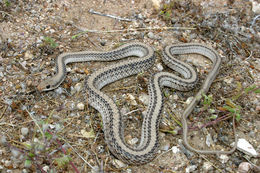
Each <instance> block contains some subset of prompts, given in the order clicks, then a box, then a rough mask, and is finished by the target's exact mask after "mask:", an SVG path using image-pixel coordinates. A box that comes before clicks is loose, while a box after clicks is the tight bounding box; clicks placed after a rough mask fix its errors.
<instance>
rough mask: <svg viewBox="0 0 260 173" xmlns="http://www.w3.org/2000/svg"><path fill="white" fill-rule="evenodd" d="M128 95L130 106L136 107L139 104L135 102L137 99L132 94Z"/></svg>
mask: <svg viewBox="0 0 260 173" xmlns="http://www.w3.org/2000/svg"><path fill="white" fill-rule="evenodd" d="M126 95H127V97H128V98H129V100H130V104H131V105H133V106H136V105H137V102H136V100H135V97H134V96H133V95H132V94H130V93H127V94H126Z"/></svg>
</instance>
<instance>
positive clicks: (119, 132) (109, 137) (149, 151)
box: [38, 42, 235, 165]
mask: <svg viewBox="0 0 260 173" xmlns="http://www.w3.org/2000/svg"><path fill="white" fill-rule="evenodd" d="M190 53H196V54H201V55H203V56H205V57H207V58H209V59H210V60H211V61H212V63H213V68H212V70H211V71H210V72H209V74H208V76H207V78H206V79H205V81H204V83H203V85H202V88H201V90H200V91H199V92H198V93H197V95H196V96H195V98H194V99H193V101H192V102H191V104H189V105H188V107H187V108H186V110H185V111H184V114H183V116H182V124H183V140H184V144H185V146H186V147H187V148H188V149H190V150H192V151H196V152H199V153H206V154H221V153H223V154H228V153H231V152H233V151H234V150H235V147H234V148H233V149H232V150H231V151H205V150H197V149H194V148H193V147H191V146H190V145H189V144H188V142H187V130H188V128H187V122H186V118H187V117H188V115H189V114H190V113H191V112H192V110H193V108H194V107H195V106H196V104H197V103H198V102H199V100H200V98H201V94H202V93H206V92H207V91H208V89H209V87H210V85H211V83H212V82H213V80H214V79H215V77H216V75H217V73H218V70H219V67H220V63H221V59H220V57H219V56H218V54H217V53H216V52H215V51H214V50H213V49H211V48H209V47H207V46H205V45H202V44H197V43H190V44H176V45H172V46H167V47H165V48H164V50H163V58H162V59H163V62H164V63H165V64H166V65H167V66H168V67H170V68H171V69H172V70H175V71H177V72H179V73H180V74H181V75H182V76H183V78H181V77H179V76H176V75H174V74H172V73H168V72H158V73H155V74H153V75H152V77H151V78H150V81H149V86H148V92H149V106H148V109H147V111H146V112H147V113H146V115H145V116H144V118H143V122H142V131H141V140H140V144H139V145H138V146H137V147H132V146H129V145H128V144H126V142H125V139H124V128H123V121H122V116H121V115H120V111H119V110H118V108H117V106H116V104H115V103H114V102H113V100H112V99H111V98H109V97H108V96H107V95H106V94H104V93H103V92H102V91H101V89H102V88H103V87H104V86H106V85H108V84H110V83H112V82H114V81H117V80H119V79H122V78H125V77H128V76H131V75H134V74H138V73H140V72H142V71H144V70H147V69H149V68H151V67H152V66H153V64H154V62H155V54H154V50H153V48H152V47H150V46H148V45H146V44H143V43H138V42H134V43H128V44H125V45H123V46H121V47H119V48H117V49H115V50H112V51H109V52H95V51H83V52H74V53H64V54H61V55H60V56H59V57H58V58H57V62H56V75H55V76H53V77H51V78H49V79H47V80H45V81H43V82H41V83H40V84H39V85H38V90H39V91H47V90H52V89H54V88H56V87H58V86H59V85H60V84H61V83H62V81H63V80H64V78H65V76H66V64H67V63H71V62H82V61H112V60H118V59H122V58H125V57H129V56H135V57H138V58H136V59H133V60H128V61H124V62H120V63H117V64H114V65H111V66H107V67H104V68H102V69H99V70H97V71H96V72H94V73H93V74H91V75H90V76H89V77H87V79H86V82H85V86H86V89H87V93H88V99H89V104H90V105H91V106H93V107H94V108H95V109H97V110H98V111H99V112H100V113H101V115H102V121H103V131H104V134H105V140H106V143H107V145H108V147H109V149H110V151H111V152H112V153H113V154H114V155H115V156H116V157H118V158H120V159H121V160H123V161H124V162H126V163H129V164H137V165H139V164H145V163H147V162H149V161H151V160H152V159H153V158H154V157H155V156H156V153H157V150H158V147H159V142H158V128H159V122H160V114H161V111H162V107H163V97H162V93H161V88H162V87H164V86H166V87H172V88H175V89H178V90H181V91H188V90H190V89H192V88H193V87H194V85H195V84H196V82H197V79H198V77H197V73H196V72H195V71H194V69H193V68H192V67H191V66H190V65H188V64H186V63H183V62H182V61H179V60H177V59H174V58H173V57H172V56H173V55H175V54H190Z"/></svg>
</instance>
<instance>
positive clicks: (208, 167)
mask: <svg viewBox="0 0 260 173" xmlns="http://www.w3.org/2000/svg"><path fill="white" fill-rule="evenodd" d="M212 168H213V167H212V163H210V162H204V163H203V166H202V169H203V171H204V172H208V171H209V170H211V169H212Z"/></svg>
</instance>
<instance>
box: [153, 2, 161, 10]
mask: <svg viewBox="0 0 260 173" xmlns="http://www.w3.org/2000/svg"><path fill="white" fill-rule="evenodd" d="M152 2H153V7H154V8H155V9H156V10H159V8H160V3H161V0H152Z"/></svg>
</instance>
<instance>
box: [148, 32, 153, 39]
mask: <svg viewBox="0 0 260 173" xmlns="http://www.w3.org/2000/svg"><path fill="white" fill-rule="evenodd" d="M147 37H148V38H150V39H155V36H154V34H153V33H152V32H148V34H147Z"/></svg>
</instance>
